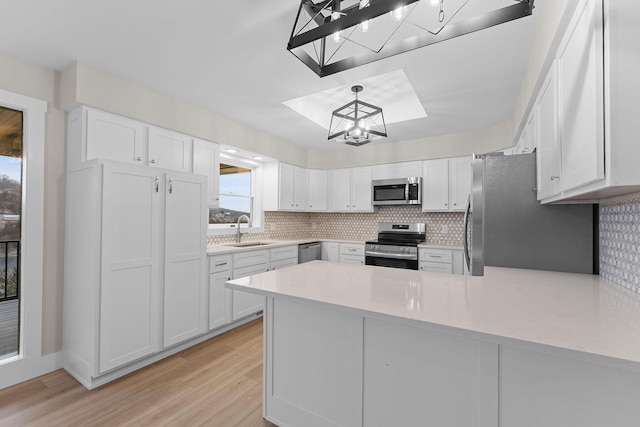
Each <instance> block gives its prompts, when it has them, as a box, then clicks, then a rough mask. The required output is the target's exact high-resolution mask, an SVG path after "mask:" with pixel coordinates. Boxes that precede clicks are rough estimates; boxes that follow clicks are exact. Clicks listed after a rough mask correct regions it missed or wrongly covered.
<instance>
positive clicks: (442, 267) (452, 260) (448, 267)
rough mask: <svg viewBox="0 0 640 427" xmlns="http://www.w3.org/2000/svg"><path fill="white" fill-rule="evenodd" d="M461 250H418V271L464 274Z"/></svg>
mask: <svg viewBox="0 0 640 427" xmlns="http://www.w3.org/2000/svg"><path fill="white" fill-rule="evenodd" d="M463 256H464V255H463V252H462V251H461V250H455V249H435V248H419V249H418V261H419V267H418V268H419V269H420V271H430V272H433V273H447V274H464V258H463Z"/></svg>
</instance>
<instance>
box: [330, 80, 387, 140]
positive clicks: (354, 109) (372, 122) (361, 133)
mask: <svg viewBox="0 0 640 427" xmlns="http://www.w3.org/2000/svg"><path fill="white" fill-rule="evenodd" d="M362 90H363V88H362V86H360V85H356V86H353V87H352V88H351V91H353V93H354V94H355V95H356V99H355V100H354V101H351V102H349V103H348V104H346V105H343V106H342V107H340V108H338V109H336V110H334V111H333V113H331V124H330V125H329V137H328V139H329V140H337V141H341V142H344V143H345V144H347V145H353V146H356V147H359V146H361V145H364V144H367V143H369V142H371V140H372V139H374V138H376V137H381V138H384V137H386V136H387V128H386V126H385V123H384V115H383V114H382V108H380V107H376V106H375V105H372V104H369V103H366V102H363V101H360V100H359V99H358V93H360V92H362ZM376 139H377V138H376Z"/></svg>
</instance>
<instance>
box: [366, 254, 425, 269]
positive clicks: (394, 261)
mask: <svg viewBox="0 0 640 427" xmlns="http://www.w3.org/2000/svg"><path fill="white" fill-rule="evenodd" d="M413 258H414V257H413V256H411V257H407V256H403V255H402V254H397V255H395V254H384V255H382V254H380V255H377V254H373V253H365V257H364V263H365V264H366V265H377V266H379V267H392V268H403V269H405V270H417V269H418V260H417V259H413Z"/></svg>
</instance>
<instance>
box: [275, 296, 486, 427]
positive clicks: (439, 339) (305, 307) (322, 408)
mask: <svg viewBox="0 0 640 427" xmlns="http://www.w3.org/2000/svg"><path fill="white" fill-rule="evenodd" d="M265 314H266V317H265V364H264V366H265V378H264V381H265V388H264V397H265V401H264V414H265V417H266V419H267V420H269V421H271V422H273V423H275V424H277V425H290V426H338V425H339V426H358V427H360V426H367V427H377V426H380V427H387V426H442V427H460V426H465V427H497V426H498V345H496V344H490V343H485V342H481V341H476V340H473V339H471V338H468V337H461V336H455V335H450V334H444V333H438V332H434V331H431V330H428V329H423V328H417V327H412V326H408V325H406V324H401V323H395V322H387V321H381V320H376V319H371V318H367V317H364V318H363V317H362V316H358V315H355V314H352V313H346V312H344V311H342V310H340V311H339V310H334V309H332V308H330V307H325V306H322V305H313V304H305V303H301V302H296V301H287V300H283V299H279V298H270V297H269V298H267V305H266V310H265Z"/></svg>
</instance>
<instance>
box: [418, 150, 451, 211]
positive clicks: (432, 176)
mask: <svg viewBox="0 0 640 427" xmlns="http://www.w3.org/2000/svg"><path fill="white" fill-rule="evenodd" d="M423 167H424V170H423V174H422V176H423V179H422V181H423V182H422V186H423V189H424V190H423V192H422V210H423V211H446V210H449V161H448V160H447V159H443V160H427V161H425V162H424V163H423Z"/></svg>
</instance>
